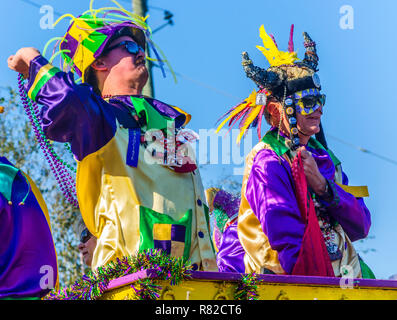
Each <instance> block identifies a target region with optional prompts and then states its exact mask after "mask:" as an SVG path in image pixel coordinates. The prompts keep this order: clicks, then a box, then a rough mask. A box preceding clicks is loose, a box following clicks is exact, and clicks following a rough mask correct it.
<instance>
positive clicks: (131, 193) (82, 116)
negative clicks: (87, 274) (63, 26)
mask: <svg viewBox="0 0 397 320" xmlns="http://www.w3.org/2000/svg"><path fill="white" fill-rule="evenodd" d="M69 16H70V15H69ZM150 36H151V32H150V28H149V27H148V26H147V24H146V22H145V19H144V18H142V17H140V16H137V15H135V14H132V13H130V12H128V11H126V10H124V9H123V8H121V7H115V8H103V9H98V10H94V9H92V8H90V10H88V11H87V12H85V13H84V14H83V15H81V16H79V17H76V18H73V19H72V23H71V25H70V27H69V29H68V31H67V33H66V35H65V36H64V37H63V38H62V40H60V42H59V49H60V51H59V52H58V53H59V54H61V56H62V58H63V63H64V66H65V70H60V69H59V68H57V67H54V66H53V65H52V64H51V63H49V61H48V60H47V59H45V58H44V57H43V56H42V55H40V54H39V53H38V51H37V50H35V49H32V48H23V49H20V50H19V51H18V52H17V53H16V54H15V55H14V56H11V57H10V58H9V66H10V68H11V69H13V70H16V71H18V72H20V73H22V74H25V75H26V76H27V77H28V79H29V82H28V85H27V88H26V90H27V92H28V95H29V97H30V98H31V99H32V100H34V101H36V102H37V103H39V104H42V105H43V108H42V121H43V130H44V132H45V134H46V136H47V137H48V139H51V140H55V141H59V142H68V143H70V145H71V150H72V152H73V154H74V156H75V158H76V160H77V162H78V169H77V177H76V179H77V181H76V188H77V198H78V202H79V207H80V211H81V213H82V217H83V219H84V223H85V225H86V226H87V228H88V230H89V232H90V233H91V234H92V235H93V236H94V237H96V238H97V245H96V248H95V251H94V254H93V260H92V269H93V270H95V269H96V268H98V267H99V266H102V265H105V264H106V263H108V262H110V261H112V260H115V259H116V258H122V257H124V256H129V255H134V254H135V253H136V252H137V251H140V250H145V249H151V248H157V249H163V250H164V251H166V252H167V253H169V254H171V255H172V256H175V257H184V258H185V259H186V260H190V262H191V263H192V265H193V269H195V270H205V271H215V270H217V266H216V259H215V252H214V249H213V247H212V243H211V241H210V233H209V217H208V207H207V206H206V199H205V193H204V189H203V186H202V182H201V178H200V174H199V171H198V169H197V167H196V165H195V164H194V163H193V164H192V163H190V162H188V163H185V162H184V163H181V162H180V159H181V158H178V157H177V155H176V154H177V153H178V151H177V147H178V146H181V144H184V142H186V141H188V140H189V139H190V138H192V134H190V133H189V132H188V131H187V130H186V129H184V126H185V125H186V124H187V123H188V122H189V121H190V115H189V114H187V113H185V112H183V111H182V110H180V109H179V108H177V107H174V106H171V105H168V104H166V103H164V102H161V101H159V100H156V99H153V98H149V97H145V96H143V95H142V89H143V87H144V85H145V83H146V82H147V80H148V71H147V68H146V65H145V62H146V57H145V48H146V45H148V46H151V49H152V50H153V51H154V52H155V54H156V57H157V58H158V61H159V63H160V66H162V64H163V61H162V60H161V59H160V57H159V55H158V54H157V51H156V49H155V46H154V45H153V42H152V40H151V38H150ZM67 68H71V70H72V71H73V72H65V71H67ZM74 74H77V75H78V76H80V77H81V80H82V82H83V83H82V84H76V81H75V79H74ZM151 132H152V133H153V132H157V133H156V134H153V135H152V136H151V135H150V133H151ZM162 135H163V137H166V139H161V136H162ZM148 136H149V138H148ZM158 138H160V139H158ZM156 139H157V140H156ZM154 140H156V141H155V142H154ZM162 141H163V142H164V141H166V143H164V144H166V145H167V148H165V149H166V151H164V148H163V149H162V144H161V142H162ZM153 146H154V147H153ZM172 146H174V147H173V148H172ZM170 150H171V151H170ZM167 151H169V152H168V153H167ZM173 157H174V158H173Z"/></svg>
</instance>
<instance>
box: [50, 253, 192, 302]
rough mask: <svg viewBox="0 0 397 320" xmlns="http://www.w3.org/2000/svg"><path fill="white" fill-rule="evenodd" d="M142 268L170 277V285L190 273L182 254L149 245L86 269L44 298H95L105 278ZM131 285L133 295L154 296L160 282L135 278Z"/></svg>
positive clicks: (157, 292)
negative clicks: (95, 268)
mask: <svg viewBox="0 0 397 320" xmlns="http://www.w3.org/2000/svg"><path fill="white" fill-rule="evenodd" d="M144 269H153V270H155V272H156V273H157V278H156V279H157V280H170V282H171V285H177V284H179V283H180V282H181V281H183V280H185V279H188V278H189V277H190V270H191V269H192V266H191V265H190V264H187V263H186V261H185V260H184V259H183V258H175V257H171V256H170V255H168V254H167V253H165V252H164V251H162V250H157V249H149V250H145V251H142V252H139V253H137V254H136V255H135V256H130V257H124V258H122V259H119V258H117V259H116V260H115V261H112V262H110V263H108V264H107V265H105V266H103V267H100V268H98V269H97V270H96V271H95V272H93V271H90V272H89V273H87V274H85V275H83V276H82V277H81V279H79V280H77V281H76V282H75V283H74V284H72V285H71V286H69V287H65V288H61V289H60V290H58V291H55V290H53V291H51V292H50V293H49V294H48V295H47V296H45V297H44V300H96V299H98V298H100V297H101V296H102V294H103V292H104V291H105V290H106V288H107V286H108V284H109V281H110V280H112V279H117V278H119V277H122V276H125V275H127V274H132V273H135V272H138V271H141V270H144ZM131 287H132V288H133V289H134V290H135V293H136V297H137V299H141V300H146V299H157V298H158V297H159V292H160V290H161V286H159V285H156V284H154V283H153V279H142V280H138V281H136V282H135V283H134V284H133V285H131Z"/></svg>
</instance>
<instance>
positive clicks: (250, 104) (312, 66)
mask: <svg viewBox="0 0 397 320" xmlns="http://www.w3.org/2000/svg"><path fill="white" fill-rule="evenodd" d="M293 32H294V25H292V26H291V30H290V37H289V41H288V51H287V52H284V51H280V50H279V48H278V46H277V43H276V41H275V39H274V37H273V36H272V35H268V34H267V33H266V30H265V28H264V27H263V25H262V26H261V27H260V29H259V36H260V37H261V39H262V41H263V47H262V46H257V48H258V49H259V50H260V51H261V52H262V53H263V55H264V56H265V57H266V59H267V60H268V62H269V64H270V68H268V69H267V70H265V69H262V68H260V67H257V66H254V64H253V62H252V61H251V60H250V58H249V56H248V53H247V52H243V53H242V65H243V68H244V71H245V73H246V75H247V77H248V78H250V79H251V80H253V81H254V82H255V83H256V84H257V86H258V87H259V90H258V91H256V90H254V91H253V92H252V93H251V94H250V96H249V97H248V98H247V99H245V100H244V101H243V102H241V103H239V104H238V105H237V106H235V107H233V108H231V109H230V110H229V111H228V112H227V113H226V114H225V115H223V116H222V117H221V119H222V118H224V117H226V118H225V119H224V120H223V121H222V123H221V124H220V125H219V126H218V128H217V131H216V132H219V130H220V129H221V128H222V127H223V126H224V125H225V124H226V123H227V122H228V126H229V128H230V129H229V130H231V129H232V127H233V126H234V125H235V124H236V123H237V122H238V121H240V123H239V129H240V134H239V136H238V137H237V143H239V142H240V140H241V138H242V137H243V136H244V134H245V133H246V131H247V130H248V129H250V128H251V127H257V133H258V137H259V139H261V124H262V118H263V114H264V111H265V109H266V107H267V105H268V103H269V97H273V98H275V99H276V100H277V101H279V102H281V103H283V105H284V106H286V105H288V106H287V108H288V107H291V109H288V110H287V108H286V113H287V116H288V117H291V118H293V117H294V116H295V109H294V108H293V106H291V104H290V103H289V102H290V100H287V98H288V97H289V96H290V95H291V94H293V93H294V92H297V91H301V90H305V89H309V88H318V89H320V87H321V86H320V81H319V77H318V75H317V74H316V73H315V72H316V71H317V65H318V57H317V53H316V44H315V43H314V42H313V41H312V39H311V38H310V37H309V35H308V34H307V33H306V32H305V33H304V34H303V37H304V46H305V48H306V53H305V58H304V59H303V60H302V61H300V59H298V56H297V53H296V52H295V51H294V42H293ZM285 102H287V103H285ZM290 124H292V126H293V125H294V124H296V119H295V121H294V119H292V121H290ZM291 131H293V134H294V137H293V138H294V139H295V140H294V141H295V144H296V143H299V142H298V141H299V140H296V139H297V134H296V128H295V130H293V128H291Z"/></svg>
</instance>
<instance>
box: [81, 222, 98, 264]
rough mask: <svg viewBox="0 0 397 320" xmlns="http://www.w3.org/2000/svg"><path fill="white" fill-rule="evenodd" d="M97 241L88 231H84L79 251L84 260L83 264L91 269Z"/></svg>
mask: <svg viewBox="0 0 397 320" xmlns="http://www.w3.org/2000/svg"><path fill="white" fill-rule="evenodd" d="M96 241H97V239H96V238H95V237H94V236H93V235H91V234H90V233H89V232H88V230H87V229H84V230H83V231H82V233H81V236H80V243H79V245H78V249H79V251H80V254H81V256H82V258H83V262H84V263H85V264H86V265H87V266H89V267H90V266H91V263H92V255H93V254H94V250H95V247H96Z"/></svg>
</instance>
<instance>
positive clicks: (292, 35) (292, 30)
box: [288, 24, 294, 52]
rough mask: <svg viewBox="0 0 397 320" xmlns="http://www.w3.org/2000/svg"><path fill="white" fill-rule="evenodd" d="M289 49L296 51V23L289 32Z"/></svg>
mask: <svg viewBox="0 0 397 320" xmlns="http://www.w3.org/2000/svg"><path fill="white" fill-rule="evenodd" d="M288 51H289V52H294V25H293V24H292V25H291V31H290V33H289V41H288Z"/></svg>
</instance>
